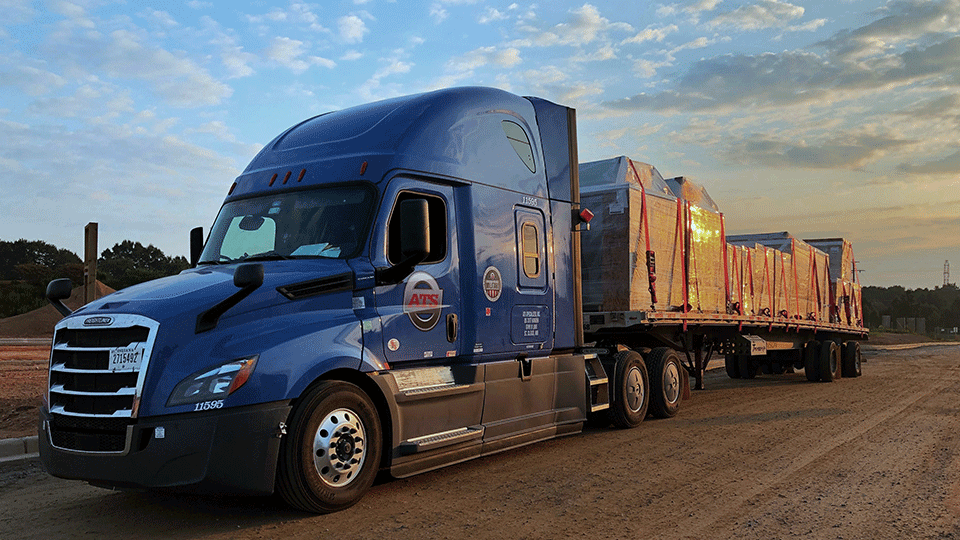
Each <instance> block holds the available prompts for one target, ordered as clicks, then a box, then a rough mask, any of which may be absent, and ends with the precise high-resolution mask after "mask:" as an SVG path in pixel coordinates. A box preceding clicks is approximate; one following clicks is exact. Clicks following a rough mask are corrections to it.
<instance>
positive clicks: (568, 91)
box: [0, 0, 960, 288]
mask: <svg viewBox="0 0 960 540" xmlns="http://www.w3.org/2000/svg"><path fill="white" fill-rule="evenodd" d="M0 11H2V12H3V13H4V17H3V18H2V20H0V141H3V142H2V143H0V178H2V179H3V180H2V185H3V187H4V189H3V190H2V191H0V215H2V216H3V218H2V223H3V227H2V231H3V232H2V233H0V239H4V240H16V239H17V238H27V239H31V240H36V239H39V240H45V241H47V242H51V243H53V244H56V245H57V246H59V247H65V248H68V249H71V250H73V251H75V252H77V253H82V240H83V226H84V225H85V224H86V223H87V222H90V221H96V222H99V224H100V249H101V250H102V249H105V248H108V247H111V246H112V245H113V244H114V243H116V242H119V241H121V240H123V239H131V240H136V241H140V242H142V243H144V244H148V243H149V244H154V245H156V246H158V247H160V248H161V249H163V250H164V251H165V252H166V253H168V254H186V253H187V251H188V248H187V231H188V230H189V229H190V228H191V227H193V226H196V225H203V226H204V227H209V225H210V224H211V223H212V221H213V218H214V217H215V216H216V212H217V210H218V208H219V205H220V202H221V201H222V198H223V196H224V195H225V194H226V190H227V189H228V187H229V186H230V184H231V183H232V180H233V178H234V177H235V176H236V175H237V174H239V172H240V171H241V170H242V169H243V168H244V166H245V165H246V163H247V162H248V161H249V160H250V159H251V158H252V157H253V156H254V154H255V153H256V152H257V151H258V150H259V149H260V148H261V147H262V145H263V144H265V143H266V142H269V141H270V140H271V139H272V138H273V137H274V136H276V135H277V134H278V133H280V132H281V131H282V130H283V129H285V128H287V127H289V126H290V125H292V124H294V123H296V122H299V121H300V120H303V119H305V118H307V117H309V116H313V115H315V114H318V113H321V112H325V111H329V110H334V109H341V108H344V107H349V106H352V105H356V104H359V103H364V102H369V101H373V100H378V99H383V98H387V97H391V96H396V95H403V94H411V93H417V92H423V91H428V90H432V89H436V88H441V87H447V86H456V85H487V86H496V87H499V88H503V89H506V90H509V91H512V92H515V93H518V94H521V95H535V96H540V97H543V98H546V99H549V100H551V101H555V102H558V103H562V104H565V105H569V106H573V107H576V108H577V110H578V122H579V130H580V133H579V135H580V137H579V145H580V157H581V160H582V161H589V160H594V159H602V158H606V157H612V156H616V155H628V156H630V157H632V158H633V159H637V160H641V161H646V162H649V163H652V164H654V165H656V166H657V168H658V169H660V171H661V172H662V173H663V174H664V175H665V176H680V175H684V176H690V177H692V178H694V179H695V180H697V181H698V182H700V183H701V184H703V185H704V186H706V188H707V190H708V191H709V192H710V193H711V195H712V196H713V198H714V199H715V200H716V201H717V203H718V204H719V206H720V208H721V210H722V211H723V212H724V213H725V215H726V221H727V231H728V233H730V234H733V233H749V232H770V231H782V230H787V231H790V232H791V233H793V234H795V235H796V236H799V237H835V236H844V237H846V238H849V239H851V240H852V241H853V242H854V248H855V252H856V254H857V259H858V261H860V262H859V267H860V268H861V269H863V270H864V272H863V273H862V274H861V280H862V282H863V283H864V284H865V285H881V286H889V285H894V284H900V285H904V286H907V287H910V288H916V287H934V286H937V285H940V284H941V283H942V282H943V262H944V260H951V261H953V264H954V268H956V271H955V273H954V274H955V275H954V276H953V277H952V279H951V281H958V280H957V277H960V181H958V178H960V144H958V140H960V0H946V1H939V2H937V1H935V2H903V1H893V2H889V3H883V2H878V1H872V2H866V1H856V0H849V1H848V0H833V1H831V2H799V1H780V0H699V1H690V2H669V1H664V2H636V1H631V2H620V1H609V2H601V1H594V2H593V3H583V2H567V1H551V2H543V3H528V2H516V3H515V2H509V1H503V2H499V1H491V0H428V1H426V2H407V1H404V2H399V1H396V2H395V1H388V0H341V1H333V2H322V3H316V4H311V3H299V2H286V1H281V2H273V1H258V2H244V1H231V2H205V1H198V0H193V1H189V2H156V3H146V4H145V3H140V2H112V1H109V0H93V1H76V2H67V1H51V2H33V1H27V0H0Z"/></svg>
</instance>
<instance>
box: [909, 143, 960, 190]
mask: <svg viewBox="0 0 960 540" xmlns="http://www.w3.org/2000/svg"><path fill="white" fill-rule="evenodd" d="M897 170H899V171H902V172H905V173H908V174H950V175H957V174H960V150H958V151H957V152H954V153H953V154H950V155H949V156H945V157H943V158H941V159H937V160H933V161H927V162H926V163H922V164H920V165H914V164H910V163H903V164H900V165H899V166H898V167H897ZM956 187H960V184H958V185H957V186H956Z"/></svg>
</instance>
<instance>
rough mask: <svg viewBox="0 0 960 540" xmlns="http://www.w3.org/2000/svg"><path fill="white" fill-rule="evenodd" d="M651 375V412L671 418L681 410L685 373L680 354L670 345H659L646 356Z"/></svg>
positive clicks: (657, 415) (648, 370)
mask: <svg viewBox="0 0 960 540" xmlns="http://www.w3.org/2000/svg"><path fill="white" fill-rule="evenodd" d="M646 361H647V373H648V374H649V376H650V412H651V413H652V414H653V416H655V417H657V418H670V417H672V416H675V415H676V414H677V411H679V410H680V398H681V394H682V393H683V378H682V377H683V374H682V373H681V370H682V369H683V367H682V366H681V365H680V355H679V354H677V351H675V350H673V349H671V348H669V347H657V348H656V349H653V350H652V351H650V353H648V354H647V357H646Z"/></svg>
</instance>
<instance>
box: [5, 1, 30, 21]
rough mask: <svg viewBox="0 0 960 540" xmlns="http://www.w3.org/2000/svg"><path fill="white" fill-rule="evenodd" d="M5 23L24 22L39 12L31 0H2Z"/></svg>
mask: <svg viewBox="0 0 960 540" xmlns="http://www.w3.org/2000/svg"><path fill="white" fill-rule="evenodd" d="M0 7H2V8H3V9H2V11H3V23H4V24H5V25H14V24H23V23H25V22H28V21H30V20H32V19H33V17H34V16H35V15H36V14H37V12H36V11H35V10H34V9H33V2H32V1H31V0H3V1H2V2H0Z"/></svg>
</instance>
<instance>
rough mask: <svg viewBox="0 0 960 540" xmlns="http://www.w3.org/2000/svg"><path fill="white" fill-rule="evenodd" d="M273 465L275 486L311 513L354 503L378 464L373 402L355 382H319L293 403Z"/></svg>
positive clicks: (377, 429)
mask: <svg viewBox="0 0 960 540" xmlns="http://www.w3.org/2000/svg"><path fill="white" fill-rule="evenodd" d="M290 428H291V429H290V435H289V436H288V437H285V438H284V439H283V442H282V443H281V447H280V456H279V462H278V464H277V491H279V493H280V495H281V496H282V497H283V499H284V500H285V501H287V503H288V504H290V505H291V506H295V507H297V508H299V509H301V510H306V511H307V512H315V513H321V514H325V513H329V512H336V511H339V510H343V509H344V508H348V507H350V506H353V505H354V504H356V502H357V501H359V500H360V498H361V497H363V495H364V493H366V492H367V490H368V489H370V486H372V485H373V481H374V479H375V478H376V475H377V470H378V469H379V466H380V455H381V446H382V444H381V429H380V419H379V417H378V416H377V410H376V407H374V405H373V403H372V402H371V401H370V398H369V397H367V395H366V394H365V393H364V392H363V391H362V390H360V389H359V388H357V387H356V386H354V385H352V384H349V383H345V382H339V381H323V382H321V383H320V384H318V385H317V386H315V387H314V388H313V389H312V390H310V391H309V392H308V393H307V394H305V395H304V397H303V398H302V399H301V401H300V404H299V405H297V406H296V408H294V411H293V415H292V416H291V418H290Z"/></svg>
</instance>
